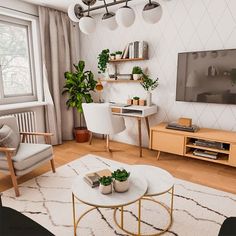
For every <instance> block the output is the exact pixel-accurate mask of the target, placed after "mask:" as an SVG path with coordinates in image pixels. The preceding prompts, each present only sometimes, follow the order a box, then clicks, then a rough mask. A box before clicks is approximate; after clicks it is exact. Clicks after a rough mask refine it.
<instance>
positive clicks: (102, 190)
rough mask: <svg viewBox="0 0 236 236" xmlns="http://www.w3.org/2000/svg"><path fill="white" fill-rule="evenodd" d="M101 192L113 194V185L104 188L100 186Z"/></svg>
mask: <svg viewBox="0 0 236 236" xmlns="http://www.w3.org/2000/svg"><path fill="white" fill-rule="evenodd" d="M99 191H100V192H101V193H102V194H109V193H111V192H112V185H111V184H110V185H107V186H104V185H102V184H100V185H99Z"/></svg>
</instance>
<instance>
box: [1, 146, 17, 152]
mask: <svg viewBox="0 0 236 236" xmlns="http://www.w3.org/2000/svg"><path fill="white" fill-rule="evenodd" d="M15 151H16V149H15V148H8V147H0V152H5V153H13V152H15Z"/></svg>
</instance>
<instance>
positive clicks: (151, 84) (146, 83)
mask: <svg viewBox="0 0 236 236" xmlns="http://www.w3.org/2000/svg"><path fill="white" fill-rule="evenodd" d="M140 84H141V85H142V86H143V88H144V89H145V90H146V91H147V106H149V107H150V106H151V105H152V93H151V91H153V90H154V89H156V88H157V86H158V78H157V79H156V80H152V79H151V78H150V77H149V76H148V75H147V74H144V73H143V79H142V81H141V82H140Z"/></svg>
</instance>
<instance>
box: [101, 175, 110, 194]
mask: <svg viewBox="0 0 236 236" xmlns="http://www.w3.org/2000/svg"><path fill="white" fill-rule="evenodd" d="M112 181H113V180H112V177H111V176H103V177H101V178H100V179H99V183H100V184H99V191H100V192H101V193H102V194H109V193H111V192H112Z"/></svg>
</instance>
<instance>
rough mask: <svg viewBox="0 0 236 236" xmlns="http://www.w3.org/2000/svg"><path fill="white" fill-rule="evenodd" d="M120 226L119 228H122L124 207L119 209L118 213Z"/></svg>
mask: <svg viewBox="0 0 236 236" xmlns="http://www.w3.org/2000/svg"><path fill="white" fill-rule="evenodd" d="M120 224H121V228H122V229H123V228H124V207H121V212H120Z"/></svg>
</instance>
